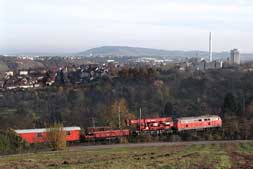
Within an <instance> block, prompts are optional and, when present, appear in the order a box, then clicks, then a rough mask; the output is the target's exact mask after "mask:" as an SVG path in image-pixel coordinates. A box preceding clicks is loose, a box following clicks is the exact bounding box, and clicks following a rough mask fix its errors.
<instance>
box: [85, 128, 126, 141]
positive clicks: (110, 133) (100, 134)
mask: <svg viewBox="0 0 253 169" xmlns="http://www.w3.org/2000/svg"><path fill="white" fill-rule="evenodd" d="M129 134H130V131H129V130H107V131H94V132H89V133H88V134H86V135H84V136H83V137H84V139H85V140H91V139H106V138H115V137H124V136H129Z"/></svg>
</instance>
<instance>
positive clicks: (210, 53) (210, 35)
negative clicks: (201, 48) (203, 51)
mask: <svg viewBox="0 0 253 169" xmlns="http://www.w3.org/2000/svg"><path fill="white" fill-rule="evenodd" d="M212 61H213V51H212V32H210V33H209V62H212Z"/></svg>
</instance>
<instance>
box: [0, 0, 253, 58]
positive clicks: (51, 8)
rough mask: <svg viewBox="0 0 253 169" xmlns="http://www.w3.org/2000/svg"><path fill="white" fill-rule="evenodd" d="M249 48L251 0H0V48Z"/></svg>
mask: <svg viewBox="0 0 253 169" xmlns="http://www.w3.org/2000/svg"><path fill="white" fill-rule="evenodd" d="M209 31H212V32H213V50H214V51H228V50H230V49H232V48H239V50H240V51H241V52H244V53H245V52H253V47H252V44H253V1H252V0H0V52H80V51H84V50H86V49H88V48H92V47H98V46H105V45H122V46H136V47H147V48H158V49H168V50H208V32H209Z"/></svg>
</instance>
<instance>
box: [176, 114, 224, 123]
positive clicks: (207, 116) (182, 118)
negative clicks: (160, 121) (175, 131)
mask: <svg viewBox="0 0 253 169" xmlns="http://www.w3.org/2000/svg"><path fill="white" fill-rule="evenodd" d="M214 118H220V117H219V116H217V115H204V116H197V117H181V118H178V119H177V120H178V121H182V122H186V121H194V120H199V119H214Z"/></svg>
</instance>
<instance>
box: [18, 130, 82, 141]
mask: <svg viewBox="0 0 253 169" xmlns="http://www.w3.org/2000/svg"><path fill="white" fill-rule="evenodd" d="M63 130H64V131H65V132H66V140H67V141H69V142H71V141H79V140H80V130H81V128H80V127H64V128H63ZM15 132H16V133H17V134H18V135H19V136H20V137H21V138H22V139H23V140H25V141H27V142H28V143H43V142H46V141H47V140H46V139H47V138H46V137H47V129H46V128H41V129H23V130H15Z"/></svg>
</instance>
